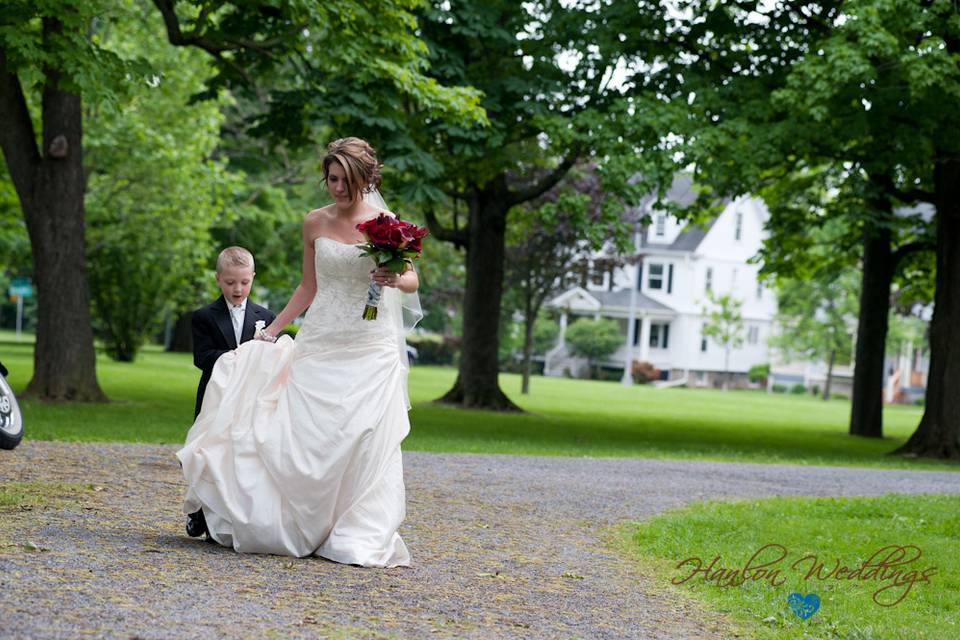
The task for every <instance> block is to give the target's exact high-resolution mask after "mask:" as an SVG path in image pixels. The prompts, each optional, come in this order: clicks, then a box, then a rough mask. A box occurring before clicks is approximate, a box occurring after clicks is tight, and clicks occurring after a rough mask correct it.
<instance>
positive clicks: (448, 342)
mask: <svg viewBox="0 0 960 640" xmlns="http://www.w3.org/2000/svg"><path fill="white" fill-rule="evenodd" d="M407 344H409V345H410V346H411V347H414V348H415V349H416V350H417V364H434V365H451V364H453V363H454V361H455V360H456V358H457V351H458V346H459V345H458V343H457V341H456V340H454V339H451V338H448V337H446V336H440V335H436V334H429V333H425V334H416V333H415V334H411V335H409V336H407Z"/></svg>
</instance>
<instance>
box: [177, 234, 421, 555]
mask: <svg viewBox="0 0 960 640" xmlns="http://www.w3.org/2000/svg"><path fill="white" fill-rule="evenodd" d="M314 248H315V250H316V251H315V253H316V272H317V293H316V296H315V297H314V299H313V302H312V303H311V304H310V308H309V310H308V311H307V314H306V317H305V318H304V322H303V324H302V325H301V327H300V330H299V332H298V333H297V337H296V339H295V340H293V339H290V338H289V337H287V336H283V337H281V338H280V339H279V340H278V341H277V342H276V343H269V342H264V341H257V340H253V341H250V342H247V343H244V344H243V345H241V346H240V348H239V349H237V350H235V351H231V352H228V353H225V354H223V355H222V356H220V358H219V360H217V363H216V366H215V367H214V369H213V374H212V375H211V377H210V382H209V384H208V386H207V391H206V395H205V397H204V401H203V408H202V410H201V412H200V415H199V416H198V417H197V420H196V422H195V423H194V425H193V427H192V428H191V429H190V432H189V433H188V435H187V442H186V444H185V446H184V447H183V448H182V449H181V450H180V451H178V452H177V457H178V458H179V459H180V462H181V463H182V465H183V474H184V477H185V478H186V480H187V483H188V485H189V488H188V491H187V496H186V499H185V504H184V512H185V513H191V512H193V511H196V510H197V509H200V508H201V507H202V508H203V512H204V515H205V517H206V522H207V528H208V530H209V532H210V535H211V537H212V538H213V539H214V540H216V541H217V542H219V543H220V544H222V545H224V546H232V547H233V548H234V549H235V550H237V551H240V552H244V553H273V554H281V555H292V556H300V557H302V556H308V555H311V554H315V555H318V556H323V557H325V558H329V559H331V560H335V561H337V562H342V563H349V564H358V565H364V566H376V567H393V566H398V565H409V564H410V555H409V553H408V551H407V548H406V545H404V543H403V540H402V539H401V538H400V536H399V534H398V533H397V529H398V527H399V526H400V523H401V522H402V521H403V519H404V516H405V496H404V485H403V467H402V462H401V454H400V442H401V441H402V440H403V439H404V437H405V436H406V435H407V433H408V431H409V429H410V423H409V421H408V418H407V409H408V401H407V396H406V377H407V376H406V373H407V367H406V362H405V358H403V357H401V355H400V354H401V352H402V351H403V346H402V345H403V336H402V326H401V325H402V323H401V322H400V321H399V318H398V317H397V315H398V314H399V313H401V312H400V304H399V302H398V299H399V296H400V292H399V291H397V290H396V289H392V288H389V287H387V288H384V291H383V296H384V297H383V299H382V300H381V303H380V308H379V313H378V317H377V319H376V320H363V319H361V317H360V316H361V313H362V311H363V308H364V305H365V303H366V300H367V298H366V296H367V287H368V285H369V284H370V270H371V269H372V268H373V266H374V265H373V261H372V260H371V259H370V258H362V257H360V249H359V247H358V245H352V244H344V243H341V242H338V241H336V240H333V239H330V238H325V237H320V238H317V239H316V240H315V241H314ZM398 344H399V345H401V346H400V348H398Z"/></svg>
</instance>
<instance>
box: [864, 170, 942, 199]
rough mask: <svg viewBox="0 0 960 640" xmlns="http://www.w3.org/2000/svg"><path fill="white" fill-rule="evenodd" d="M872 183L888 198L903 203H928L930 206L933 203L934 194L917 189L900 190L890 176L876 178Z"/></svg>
mask: <svg viewBox="0 0 960 640" xmlns="http://www.w3.org/2000/svg"><path fill="white" fill-rule="evenodd" d="M873 183H874V184H876V185H878V186H879V187H880V188H881V189H883V190H884V191H885V192H886V193H887V195H888V196H892V197H894V198H896V199H897V200H899V201H900V202H903V203H912V202H929V203H931V204H932V203H933V202H934V194H933V192H932V191H927V190H926V189H920V188H918V187H913V188H910V189H901V188H900V187H898V186H897V185H896V184H894V182H893V178H891V177H890V176H876V177H874V178H873Z"/></svg>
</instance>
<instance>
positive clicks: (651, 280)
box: [647, 264, 663, 290]
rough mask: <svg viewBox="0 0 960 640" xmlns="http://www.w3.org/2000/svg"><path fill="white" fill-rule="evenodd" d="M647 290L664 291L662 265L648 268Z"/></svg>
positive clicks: (653, 265)
mask: <svg viewBox="0 0 960 640" xmlns="http://www.w3.org/2000/svg"><path fill="white" fill-rule="evenodd" d="M647 289H658V290H659V289H663V265H662V264H651V265H650V266H649V267H648V268H647Z"/></svg>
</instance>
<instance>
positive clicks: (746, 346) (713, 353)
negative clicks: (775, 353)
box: [544, 176, 777, 386]
mask: <svg viewBox="0 0 960 640" xmlns="http://www.w3.org/2000/svg"><path fill="white" fill-rule="evenodd" d="M667 198H668V199H670V200H672V201H674V202H677V203H679V204H681V205H686V204H689V203H691V202H692V201H693V200H694V198H695V193H694V192H693V188H692V181H691V180H690V178H689V177H686V176H678V177H677V178H676V180H675V181H674V183H673V185H672V188H671V189H670V191H669V192H668V194H667ZM653 204H654V200H653V199H652V198H650V199H648V200H647V201H645V202H643V203H641V205H640V207H641V209H642V210H643V211H644V212H646V213H650V214H651V217H652V223H651V224H650V225H649V226H648V227H646V228H644V229H642V230H641V233H640V236H639V246H638V249H637V252H636V254H635V255H634V256H633V260H631V261H628V262H635V264H629V263H628V264H627V265H626V266H624V267H622V268H615V269H613V270H611V271H610V272H608V273H606V274H605V275H604V276H603V277H602V280H598V281H594V282H592V283H590V284H588V285H587V286H586V287H575V288H573V289H569V290H567V291H565V292H563V293H562V294H560V295H558V296H556V297H555V298H553V299H551V300H549V301H548V302H547V303H546V305H547V307H548V308H552V309H554V310H556V311H557V312H559V314H560V336H559V339H558V344H557V346H556V347H554V348H553V349H552V350H551V351H549V352H548V353H547V355H546V357H545V361H544V373H545V374H546V375H565V374H567V375H571V374H572V375H578V374H579V373H580V372H582V370H583V369H584V367H586V364H587V363H586V361H585V360H584V359H582V358H574V357H572V356H571V355H570V354H569V353H568V352H567V349H566V346H565V344H564V331H565V329H566V327H567V326H568V325H569V323H570V322H573V321H575V320H576V319H577V318H579V317H584V316H588V317H594V318H599V317H606V318H614V319H616V320H618V321H619V322H620V326H621V333H622V334H623V336H624V345H623V346H622V347H620V349H618V350H617V352H616V353H614V354H613V355H612V356H611V357H610V358H609V359H608V360H607V361H606V362H604V363H602V365H603V366H604V367H608V368H619V369H620V370H622V369H623V367H624V365H625V363H626V362H627V361H628V358H629V355H628V347H627V344H626V342H627V336H628V327H627V323H628V318H629V317H630V307H631V298H632V297H633V296H632V295H631V293H632V292H631V289H633V288H634V287H636V291H637V293H636V296H635V298H634V299H635V314H634V317H635V318H636V320H635V329H634V332H633V335H634V347H633V349H632V352H633V353H632V360H635V361H641V362H650V363H651V364H653V365H654V366H655V367H656V368H658V369H660V370H661V372H662V373H661V376H662V378H664V379H667V380H674V381H677V382H678V383H679V382H681V381H686V383H687V384H688V385H690V386H701V385H711V384H715V383H717V382H718V381H719V380H720V379H721V377H722V376H721V375H719V374H722V372H724V360H725V350H724V348H723V347H721V346H720V345H718V344H716V343H715V342H714V341H713V340H712V339H710V338H706V337H705V336H704V335H703V327H704V324H705V316H704V308H705V307H709V306H710V303H709V300H708V298H707V293H708V292H709V291H713V292H714V293H715V294H716V295H721V294H725V293H729V294H731V295H732V296H733V297H734V298H736V299H737V300H739V301H741V303H742V306H741V315H742V317H743V321H744V343H743V345H742V346H741V347H740V348H734V349H732V350H731V353H730V358H729V371H730V372H734V373H737V374H745V373H746V372H747V370H748V369H750V367H752V366H753V365H757V364H764V363H769V362H770V360H771V354H770V349H769V347H768V345H767V339H768V337H769V336H770V333H771V330H772V328H773V321H774V317H775V315H776V312H777V303H776V297H775V292H774V291H773V290H772V289H767V288H766V287H764V286H763V285H762V284H761V283H760V282H759V280H758V277H757V275H758V272H759V269H760V265H757V264H750V263H749V262H748V261H749V260H750V258H752V257H753V256H755V255H756V254H757V252H758V251H759V250H760V247H761V245H762V242H763V238H764V229H763V227H764V222H765V220H766V218H767V215H768V213H767V209H766V206H765V205H764V203H763V202H762V201H761V200H759V199H757V198H753V197H742V198H738V199H736V200H733V201H731V202H728V203H727V204H726V206H725V208H724V209H723V211H722V213H721V214H720V215H719V217H717V218H716V219H715V220H713V221H712V222H710V223H708V224H706V225H704V226H696V225H686V224H685V223H682V222H678V221H677V220H676V219H675V218H673V217H672V216H670V215H667V214H666V213H663V212H654V211H653V210H652V205H653Z"/></svg>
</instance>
